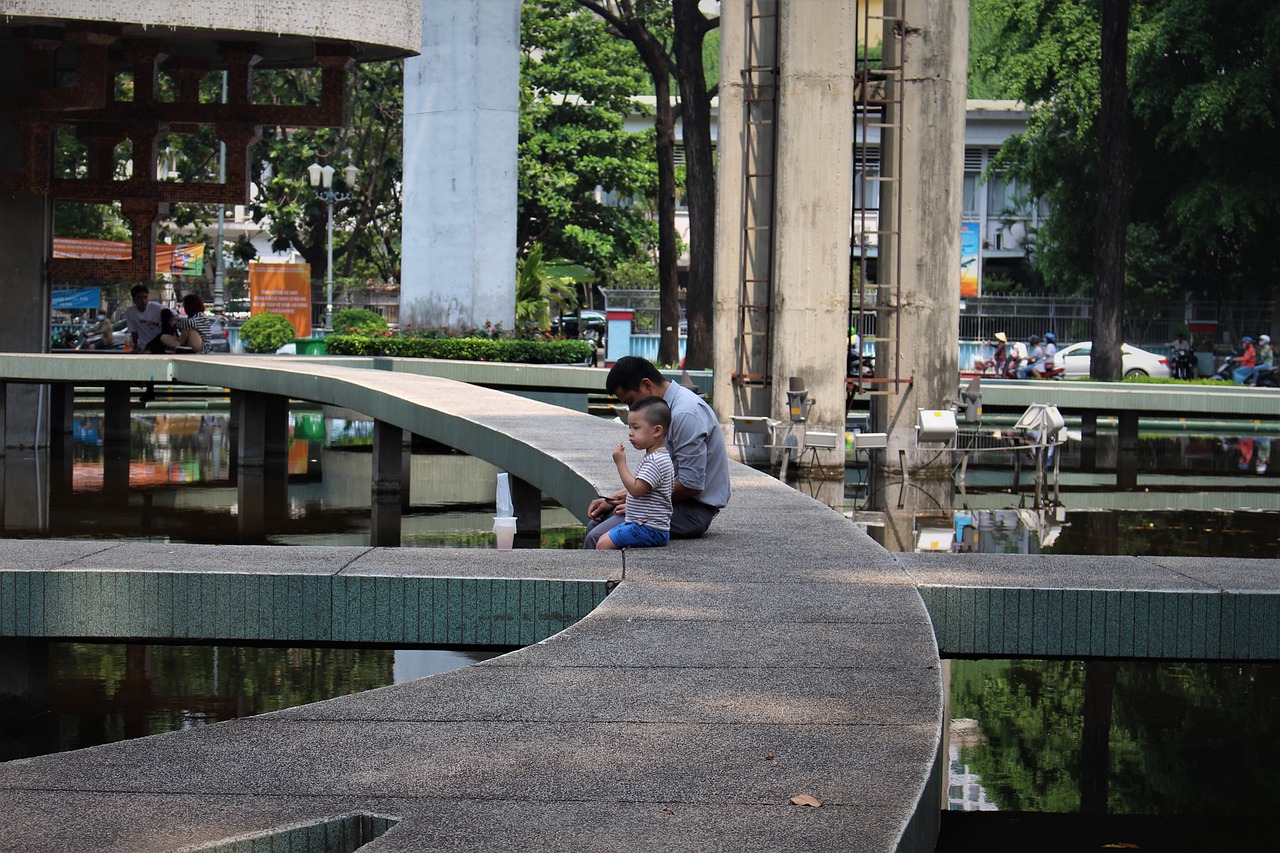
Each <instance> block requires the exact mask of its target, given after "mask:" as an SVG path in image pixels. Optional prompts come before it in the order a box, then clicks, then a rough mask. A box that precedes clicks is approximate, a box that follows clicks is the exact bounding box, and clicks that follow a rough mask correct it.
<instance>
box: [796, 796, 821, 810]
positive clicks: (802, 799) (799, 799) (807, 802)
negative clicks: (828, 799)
mask: <svg viewBox="0 0 1280 853" xmlns="http://www.w3.org/2000/svg"><path fill="white" fill-rule="evenodd" d="M791 802H792V803H793V804H794V805H797V806H809V807H810V808H814V809H816V808H819V807H821V805H822V800H819V799H818V798H817V797H811V796H809V795H808V794H796V795H795V796H794V797H792V798H791Z"/></svg>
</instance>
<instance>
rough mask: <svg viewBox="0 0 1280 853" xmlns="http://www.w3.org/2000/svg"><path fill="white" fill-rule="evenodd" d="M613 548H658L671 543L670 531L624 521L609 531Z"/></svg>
mask: <svg viewBox="0 0 1280 853" xmlns="http://www.w3.org/2000/svg"><path fill="white" fill-rule="evenodd" d="M609 539H611V540H612V541H613V547H615V548H660V547H662V546H663V545H666V544H667V543H668V542H670V541H671V531H669V530H659V529H658V528H656V527H650V526H649V525H647V524H636V523H635V522H631V521H624V522H623V523H622V524H619V525H618V526H617V527H615V528H613V529H612V530H610V531H609Z"/></svg>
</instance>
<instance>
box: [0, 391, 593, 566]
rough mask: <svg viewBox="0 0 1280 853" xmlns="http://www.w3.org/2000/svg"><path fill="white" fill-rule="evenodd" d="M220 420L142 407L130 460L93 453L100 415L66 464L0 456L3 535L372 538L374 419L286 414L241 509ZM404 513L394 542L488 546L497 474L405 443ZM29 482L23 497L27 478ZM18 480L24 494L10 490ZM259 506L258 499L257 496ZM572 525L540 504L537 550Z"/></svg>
mask: <svg viewBox="0 0 1280 853" xmlns="http://www.w3.org/2000/svg"><path fill="white" fill-rule="evenodd" d="M227 421H228V418H227V415H226V414H225V413H208V412H195V413H192V412H184V413H169V414H165V413H160V414H156V413H143V414H140V415H135V416H134V418H133V420H132V438H131V443H130V457H129V459H127V460H124V459H121V460H113V459H111V458H109V457H108V456H107V455H106V454H105V453H104V448H103V440H102V419H101V417H100V416H98V415H85V416H81V417H78V418H77V419H76V421H75V425H74V434H73V444H72V448H71V455H70V458H69V459H61V458H58V457H57V456H56V455H54V456H51V455H50V454H47V453H43V452H41V453H38V454H37V453H33V452H30V451H28V452H26V453H20V452H11V453H10V454H9V455H8V456H7V457H4V458H3V459H2V460H0V466H2V469H0V470H3V473H4V480H5V483H6V486H7V490H6V497H7V500H5V501H3V502H2V505H0V508H2V509H3V512H2V513H0V521H2V522H3V531H2V532H3V535H5V536H7V537H10V538H23V537H37V538H54V537H56V538H64V539H83V538H92V539H120V540H129V541H145V542H187V543H202V544H225V545H232V544H246V545H250V544H251V545H259V544H264V545H265V544H270V545H325V546H337V545H362V546H367V545H370V544H372V542H373V539H372V535H373V533H372V531H373V528H374V513H373V509H372V508H371V505H370V482H371V471H372V452H371V450H372V433H373V422H372V421H371V420H367V419H362V418H360V417H359V416H355V415H352V414H350V413H343V414H342V415H334V414H330V415H326V414H325V413H323V412H320V411H315V410H307V409H295V410H293V411H291V412H290V415H289V430H290V441H289V452H288V459H287V462H286V463H285V464H284V466H283V467H282V468H281V470H279V471H278V472H274V473H273V474H272V475H270V476H268V477H267V478H266V482H265V484H264V485H263V486H261V487H259V488H260V491H261V494H260V495H259V494H255V495H254V496H253V497H254V498H255V501H254V503H253V504H252V505H242V501H243V498H244V495H243V494H242V493H241V491H240V489H239V488H238V486H239V483H238V479H237V475H238V472H237V470H236V468H235V466H234V464H233V457H232V447H231V440H232V439H231V435H230V433H229V431H228V429H227ZM410 465H411V467H410V489H409V501H408V505H407V506H404V505H402V504H401V503H399V502H397V506H396V518H397V521H398V526H399V529H398V536H396V537H395V539H394V543H393V542H388V541H386V540H385V539H383V540H382V541H379V542H378V543H377V544H384V545H385V544H398V545H400V546H401V547H463V548H492V547H494V544H495V542H494V535H493V515H494V499H495V485H496V480H497V474H498V471H497V469H496V468H494V467H493V466H492V465H489V464H488V463H486V462H483V461H482V460H479V459H475V458H473V457H470V456H467V455H465V454H461V453H457V452H455V451H453V450H451V449H450V448H447V447H443V446H441V445H427V444H424V445H422V446H415V448H414V452H413V454H412V456H411V463H410ZM32 483H34V484H37V486H36V489H35V491H34V495H33V493H32V490H31V484H32ZM18 486H22V488H21V489H19V488H18ZM259 497H260V498H261V500H258V498H259ZM582 535H583V529H582V526H581V524H580V523H579V522H578V521H577V520H576V519H575V518H574V517H573V516H572V515H571V514H570V513H569V512H568V511H566V510H564V509H563V508H561V507H559V506H557V505H555V504H552V503H550V502H547V503H544V506H543V511H542V534H541V539H540V541H539V542H535V543H529V542H526V543H521V544H524V545H525V546H526V547H530V546H532V547H538V546H540V547H546V548H561V547H581V544H582Z"/></svg>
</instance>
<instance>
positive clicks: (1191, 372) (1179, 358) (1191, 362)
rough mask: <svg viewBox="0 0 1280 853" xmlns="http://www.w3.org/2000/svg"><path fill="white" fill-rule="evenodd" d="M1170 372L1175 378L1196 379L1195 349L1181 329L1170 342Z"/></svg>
mask: <svg viewBox="0 0 1280 853" xmlns="http://www.w3.org/2000/svg"><path fill="white" fill-rule="evenodd" d="M1169 355H1170V356H1171V358H1170V359H1169V372H1170V374H1171V375H1172V376H1173V378H1174V379H1194V378H1195V375H1196V365H1195V350H1194V349H1193V348H1192V346H1191V341H1189V340H1187V336H1186V334H1184V333H1183V331H1182V330H1181V329H1179V330H1178V332H1177V333H1176V334H1175V335H1174V338H1173V342H1172V343H1170V344H1169Z"/></svg>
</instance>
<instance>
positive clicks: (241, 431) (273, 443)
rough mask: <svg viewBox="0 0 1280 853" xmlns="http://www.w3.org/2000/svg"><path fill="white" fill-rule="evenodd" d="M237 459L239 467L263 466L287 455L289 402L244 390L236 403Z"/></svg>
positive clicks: (275, 396) (278, 397) (273, 395)
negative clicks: (237, 419) (237, 420)
mask: <svg viewBox="0 0 1280 853" xmlns="http://www.w3.org/2000/svg"><path fill="white" fill-rule="evenodd" d="M237 412H238V416H239V422H238V423H237V425H236V430H237V433H238V440H239V445H238V452H237V454H236V455H237V461H238V464H239V466H240V467H241V468H253V467H258V468H260V467H262V466H263V465H265V464H266V463H267V462H268V461H269V460H271V459H284V458H286V457H287V456H288V454H289V429H288V427H289V401H288V400H286V399H285V398H283V397H280V396H279V395H276V394H259V393H256V392H245V393H244V394H241V395H240V398H239V405H238V406H237Z"/></svg>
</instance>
